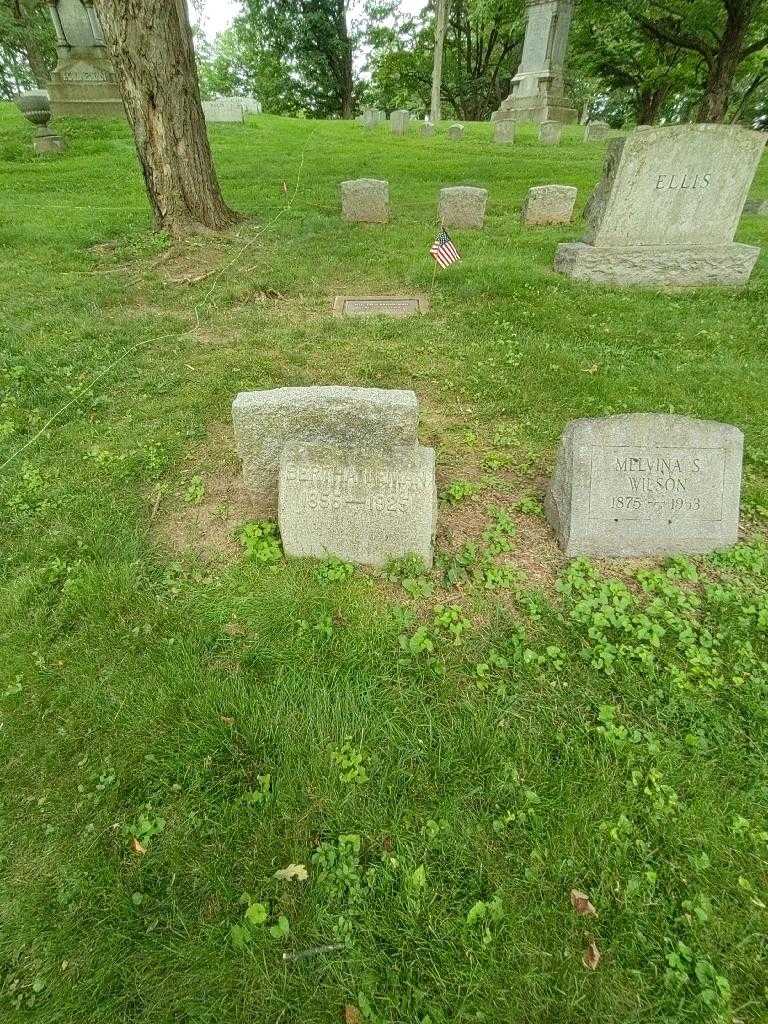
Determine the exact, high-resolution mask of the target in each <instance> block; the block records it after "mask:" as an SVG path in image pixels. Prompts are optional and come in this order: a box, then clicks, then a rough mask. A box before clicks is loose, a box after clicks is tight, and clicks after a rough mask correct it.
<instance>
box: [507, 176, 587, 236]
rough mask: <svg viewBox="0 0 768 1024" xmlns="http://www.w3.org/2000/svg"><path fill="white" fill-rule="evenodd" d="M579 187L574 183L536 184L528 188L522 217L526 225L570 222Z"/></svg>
mask: <svg viewBox="0 0 768 1024" xmlns="http://www.w3.org/2000/svg"><path fill="white" fill-rule="evenodd" d="M577 194H578V189H576V188H574V187H573V186H572V185H536V186H535V187H534V188H529V189H528V195H527V196H526V199H525V203H524V204H523V209H522V213H521V215H520V219H521V220H522V222H523V224H525V225H526V227H534V226H543V225H546V224H570V223H571V217H572V216H573V207H574V205H575V203H576V196H577Z"/></svg>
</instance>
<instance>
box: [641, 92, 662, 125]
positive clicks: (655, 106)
mask: <svg viewBox="0 0 768 1024" xmlns="http://www.w3.org/2000/svg"><path fill="white" fill-rule="evenodd" d="M668 95H669V88H668V87H667V86H662V87H661V88H658V89H648V90H646V91H643V90H641V91H640V92H639V93H638V96H637V101H636V103H635V118H636V120H637V123H638V124H656V123H657V121H658V120H659V114H660V113H661V108H662V106H663V105H664V101H665V100H666V98H667V96H668Z"/></svg>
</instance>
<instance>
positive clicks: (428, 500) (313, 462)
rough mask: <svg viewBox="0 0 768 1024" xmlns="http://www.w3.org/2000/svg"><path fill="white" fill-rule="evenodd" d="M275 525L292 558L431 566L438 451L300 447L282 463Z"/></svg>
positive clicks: (287, 450)
mask: <svg viewBox="0 0 768 1024" xmlns="http://www.w3.org/2000/svg"><path fill="white" fill-rule="evenodd" d="M279 492H280V502H279V509H278V522H279V525H280V537H281V539H282V543H283V550H284V551H285V553H286V555H288V556H293V557H299V558H301V557H311V558H329V557H335V558H341V559H343V560H344V561H345V562H353V563H355V564H357V565H371V566H379V567H380V566H383V565H386V564H387V562H389V561H390V560H391V559H393V558H403V557H405V556H406V555H418V556H419V557H420V558H421V559H422V560H423V561H424V563H425V564H426V565H427V566H431V565H432V558H433V543H434V535H435V526H436V521H437V489H436V485H435V452H434V449H433V448H422V447H420V446H414V447H413V448H402V449H397V448H390V449H380V448H365V447H355V446H350V447H347V446H343V445H338V444H300V445H291V446H288V447H286V448H285V449H284V450H283V454H282V457H281V460H280V486H279Z"/></svg>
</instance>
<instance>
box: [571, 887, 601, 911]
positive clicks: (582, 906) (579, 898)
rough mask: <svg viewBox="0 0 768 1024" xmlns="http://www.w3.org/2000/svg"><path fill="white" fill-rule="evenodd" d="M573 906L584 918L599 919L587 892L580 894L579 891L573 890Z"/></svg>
mask: <svg viewBox="0 0 768 1024" xmlns="http://www.w3.org/2000/svg"><path fill="white" fill-rule="evenodd" d="M571 906H572V907H573V909H574V910H575V911H576V913H577V914H583V915H584V917H597V911H596V910H595V908H594V906H593V905H592V903H591V902H590V899H589V896H587V894H586V893H585V892H579V890H578V889H571Z"/></svg>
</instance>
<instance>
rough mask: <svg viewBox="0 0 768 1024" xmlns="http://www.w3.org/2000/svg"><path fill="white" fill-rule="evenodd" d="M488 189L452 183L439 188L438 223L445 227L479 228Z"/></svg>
mask: <svg viewBox="0 0 768 1024" xmlns="http://www.w3.org/2000/svg"><path fill="white" fill-rule="evenodd" d="M487 201H488V189H485V188H474V187H472V186H470V185H454V186H452V187H451V188H441V189H440V209H439V217H440V223H441V224H442V225H443V227H446V228H481V227H482V226H483V224H484V223H485V205H486V203H487Z"/></svg>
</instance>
